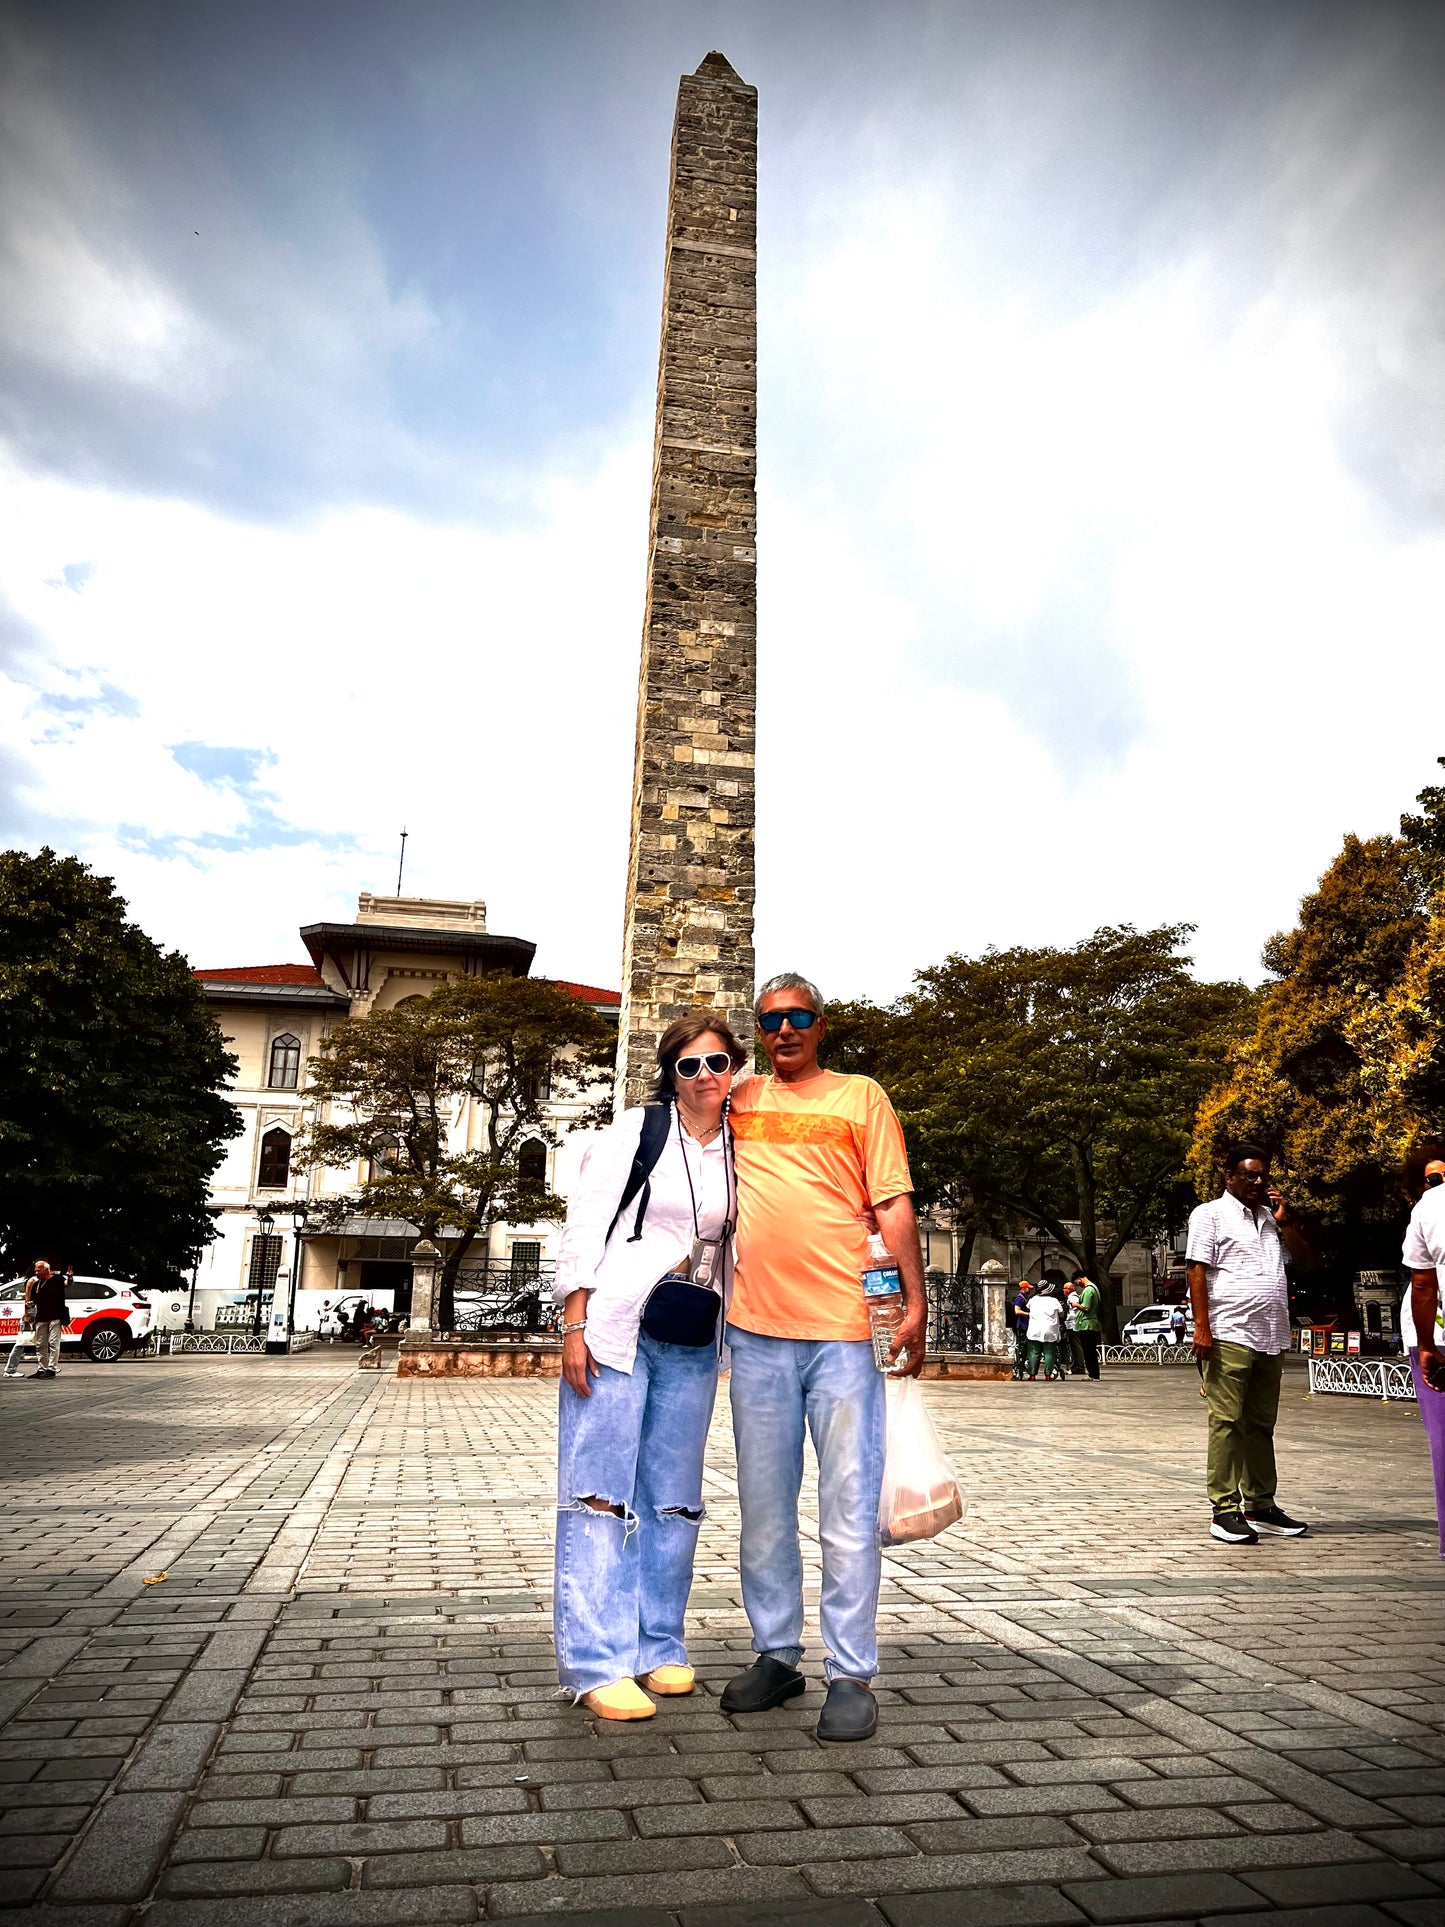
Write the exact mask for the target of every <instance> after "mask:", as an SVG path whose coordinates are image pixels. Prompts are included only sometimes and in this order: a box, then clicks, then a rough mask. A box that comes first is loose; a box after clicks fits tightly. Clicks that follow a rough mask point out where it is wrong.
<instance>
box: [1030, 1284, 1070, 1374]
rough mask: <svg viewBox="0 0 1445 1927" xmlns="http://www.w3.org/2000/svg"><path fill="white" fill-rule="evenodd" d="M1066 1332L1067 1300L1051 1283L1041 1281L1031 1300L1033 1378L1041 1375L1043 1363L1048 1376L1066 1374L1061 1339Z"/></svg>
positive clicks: (1031, 1370) (1031, 1372)
mask: <svg viewBox="0 0 1445 1927" xmlns="http://www.w3.org/2000/svg"><path fill="white" fill-rule="evenodd" d="M1063 1333H1064V1301H1063V1299H1062V1298H1061V1297H1059V1295H1058V1293H1057V1292H1056V1291H1055V1289H1054V1287H1053V1286H1052V1285H1051V1284H1048V1283H1044V1284H1041V1285H1040V1286H1039V1288H1038V1290H1037V1291H1036V1292H1035V1293H1034V1295H1033V1297H1032V1298H1031V1299H1030V1300H1029V1335H1028V1347H1029V1379H1030V1382H1032V1381H1033V1380H1034V1379H1036V1378H1037V1377H1038V1375H1039V1367H1040V1365H1042V1366H1043V1368H1044V1377H1045V1378H1046V1379H1050V1378H1062V1377H1063V1373H1062V1372H1061V1371H1060V1370H1059V1362H1058V1353H1059V1340H1060V1339H1061V1338H1062V1337H1063Z"/></svg>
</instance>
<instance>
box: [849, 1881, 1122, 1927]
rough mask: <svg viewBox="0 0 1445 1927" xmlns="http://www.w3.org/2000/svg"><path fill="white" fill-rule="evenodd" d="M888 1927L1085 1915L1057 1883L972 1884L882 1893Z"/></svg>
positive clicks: (1065, 1923)
mask: <svg viewBox="0 0 1445 1927" xmlns="http://www.w3.org/2000/svg"><path fill="white" fill-rule="evenodd" d="M877 1905H878V1911H879V1912H880V1913H881V1914H882V1915H883V1917H884V1919H885V1920H887V1921H888V1923H889V1927H964V1923H965V1922H966V1923H967V1927H1072V1923H1074V1922H1082V1921H1083V1920H1084V1918H1085V1916H1084V1915H1083V1914H1081V1913H1080V1912H1079V1909H1078V1908H1077V1907H1076V1906H1075V1905H1074V1903H1073V1901H1071V1900H1067V1899H1065V1897H1064V1895H1063V1894H1061V1893H1060V1892H1059V1890H1058V1888H1057V1887H971V1888H970V1889H969V1890H968V1895H967V1900H966V1902H965V1904H964V1906H963V1907H960V1905H959V1902H958V1901H957V1900H956V1899H955V1898H954V1896H953V1895H952V1894H880V1895H879V1897H878V1902H877Z"/></svg>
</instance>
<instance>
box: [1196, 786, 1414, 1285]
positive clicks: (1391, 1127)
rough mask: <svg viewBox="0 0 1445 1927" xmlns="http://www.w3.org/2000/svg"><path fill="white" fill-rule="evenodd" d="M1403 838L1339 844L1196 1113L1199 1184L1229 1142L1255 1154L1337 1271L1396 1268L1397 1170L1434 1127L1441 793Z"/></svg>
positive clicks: (1400, 1197)
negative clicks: (1218, 1079)
mask: <svg viewBox="0 0 1445 1927" xmlns="http://www.w3.org/2000/svg"><path fill="white" fill-rule="evenodd" d="M1419 802H1420V814H1419V815H1417V816H1411V815H1407V816H1405V817H1403V818H1402V819H1401V824H1400V829H1401V834H1400V835H1399V836H1398V837H1394V836H1376V837H1370V838H1368V839H1361V838H1359V837H1356V836H1347V837H1346V838H1345V842H1344V847H1343V849H1342V850H1341V851H1340V854H1339V856H1338V857H1336V859H1335V861H1334V862H1333V863H1332V864H1331V865H1330V867H1329V869H1328V870H1327V871H1326V872H1325V874H1324V875H1323V876H1322V877H1321V879H1320V882H1319V885H1318V887H1317V888H1316V889H1315V890H1313V891H1311V893H1310V894H1309V895H1308V896H1307V897H1306V898H1305V899H1304V901H1303V903H1302V904H1301V905H1300V913H1299V920H1298V922H1297V923H1296V925H1295V927H1294V928H1293V929H1292V930H1289V931H1286V932H1283V933H1282V934H1280V935H1279V936H1276V937H1274V938H1272V939H1271V940H1270V942H1269V943H1268V944H1267V945H1266V946H1265V951H1264V961H1265V964H1266V966H1267V967H1268V969H1269V970H1270V971H1271V973H1272V974H1273V976H1274V979H1275V981H1274V982H1273V983H1271V984H1270V985H1268V986H1267V987H1266V989H1265V990H1264V992H1263V994H1262V996H1261V1000H1260V1005H1259V1010H1258V1016H1257V1021H1256V1023H1255V1025H1254V1027H1253V1029H1252V1030H1251V1032H1250V1033H1249V1034H1248V1035H1247V1036H1246V1037H1244V1038H1242V1039H1241V1040H1240V1042H1239V1043H1238V1045H1237V1046H1236V1048H1235V1050H1234V1051H1233V1053H1232V1056H1231V1060H1230V1065H1229V1073H1228V1076H1227V1078H1226V1079H1225V1081H1224V1082H1222V1083H1221V1084H1220V1085H1219V1086H1218V1087H1217V1088H1216V1089H1215V1090H1213V1091H1211V1092H1210V1094H1209V1096H1208V1097H1207V1098H1206V1100H1205V1102H1204V1104H1203V1105H1202V1106H1201V1109H1200V1114H1199V1120H1198V1126H1197V1129H1196V1132H1195V1141H1194V1151H1193V1158H1192V1164H1193V1168H1194V1171H1195V1174H1196V1177H1197V1178H1198V1179H1199V1180H1200V1181H1201V1182H1202V1181H1203V1180H1204V1178H1205V1175H1206V1173H1209V1172H1210V1171H1212V1170H1213V1169H1215V1168H1217V1165H1218V1160H1219V1156H1220V1153H1221V1151H1222V1150H1223V1147H1224V1144H1225V1143H1226V1141H1227V1140H1228V1139H1230V1138H1232V1137H1234V1138H1237V1137H1247V1138H1251V1139H1255V1140H1257V1141H1258V1142H1260V1143H1261V1144H1263V1145H1265V1146H1266V1147H1267V1148H1268V1149H1269V1151H1270V1152H1271V1153H1272V1155H1273V1156H1274V1158H1275V1160H1276V1163H1277V1165H1278V1167H1279V1169H1280V1172H1281V1174H1282V1176H1284V1177H1285V1178H1286V1179H1287V1181H1288V1184H1289V1188H1290V1195H1291V1201H1292V1202H1294V1203H1296V1204H1297V1205H1299V1206H1300V1207H1302V1208H1303V1209H1304V1210H1305V1211H1306V1212H1307V1213H1309V1214H1310V1215H1311V1216H1312V1217H1313V1218H1314V1220H1315V1222H1316V1224H1317V1226H1318V1227H1319V1228H1320V1230H1321V1232H1322V1234H1323V1238H1324V1242H1325V1246H1326V1250H1327V1254H1328V1255H1329V1256H1331V1257H1334V1258H1336V1259H1338V1260H1339V1261H1340V1262H1341V1263H1346V1262H1348V1263H1350V1264H1354V1263H1365V1264H1392V1263H1394V1262H1395V1261H1396V1257H1397V1248H1396V1238H1395V1232H1396V1229H1397V1227H1398V1224H1399V1221H1400V1219H1401V1218H1402V1217H1403V1216H1404V1214H1405V1211H1406V1210H1407V1208H1408V1204H1409V1199H1408V1197H1407V1194H1406V1192H1405V1190H1404V1187H1403V1184H1402V1180H1401V1176H1400V1167H1401V1164H1402V1162H1403V1160H1404V1159H1405V1157H1406V1156H1407V1154H1408V1152H1409V1150H1410V1148H1411V1146H1412V1144H1413V1143H1415V1142H1416V1141H1417V1140H1418V1139H1420V1138H1421V1137H1423V1136H1425V1135H1427V1134H1432V1133H1434V1134H1438V1133H1439V1132H1441V1131H1442V1129H1445V787H1440V786H1433V787H1430V788H1427V789H1425V790H1423V791H1422V792H1421V794H1420V798H1419Z"/></svg>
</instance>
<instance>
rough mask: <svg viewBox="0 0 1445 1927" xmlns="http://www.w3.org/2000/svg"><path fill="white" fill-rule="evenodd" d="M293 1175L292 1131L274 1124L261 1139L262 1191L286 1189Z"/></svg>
mask: <svg viewBox="0 0 1445 1927" xmlns="http://www.w3.org/2000/svg"><path fill="white" fill-rule="evenodd" d="M290 1175H291V1133H290V1132H289V1131H283V1130H282V1128H281V1126H280V1125H279V1124H273V1125H272V1126H271V1128H270V1130H269V1131H267V1132H266V1133H265V1134H264V1136H263V1137H262V1139H261V1173H260V1176H259V1177H258V1178H257V1180H256V1187H257V1189H258V1190H260V1191H284V1190H285V1189H286V1180H287V1179H288V1178H289V1177H290Z"/></svg>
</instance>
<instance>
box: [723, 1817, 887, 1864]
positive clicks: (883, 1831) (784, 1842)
mask: <svg viewBox="0 0 1445 1927" xmlns="http://www.w3.org/2000/svg"><path fill="white" fill-rule="evenodd" d="M737 1849H738V1852H739V1853H740V1854H741V1855H742V1857H743V1859H744V1860H747V1861H750V1862H751V1863H752V1864H753V1865H754V1866H759V1867H792V1866H796V1865H797V1864H798V1862H799V1861H800V1860H806V1861H807V1862H809V1863H810V1864H811V1863H812V1862H813V1861H814V1860H819V1859H827V1860H867V1859H875V1858H876V1859H882V1858H883V1857H884V1856H885V1855H887V1854H895V1853H912V1854H916V1853H917V1852H918V1847H917V1846H916V1845H915V1843H914V1842H913V1841H912V1840H910V1839H909V1837H908V1835H907V1834H906V1833H901V1832H900V1831H899V1830H898V1828H897V1827H878V1826H869V1827H814V1828H813V1829H812V1830H811V1831H810V1832H809V1833H807V1834H805V1835H804V1836H803V1837H802V1838H801V1839H800V1838H799V1837H798V1836H797V1835H796V1834H792V1833H788V1832H782V1833H744V1834H739V1835H738V1836H737Z"/></svg>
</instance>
